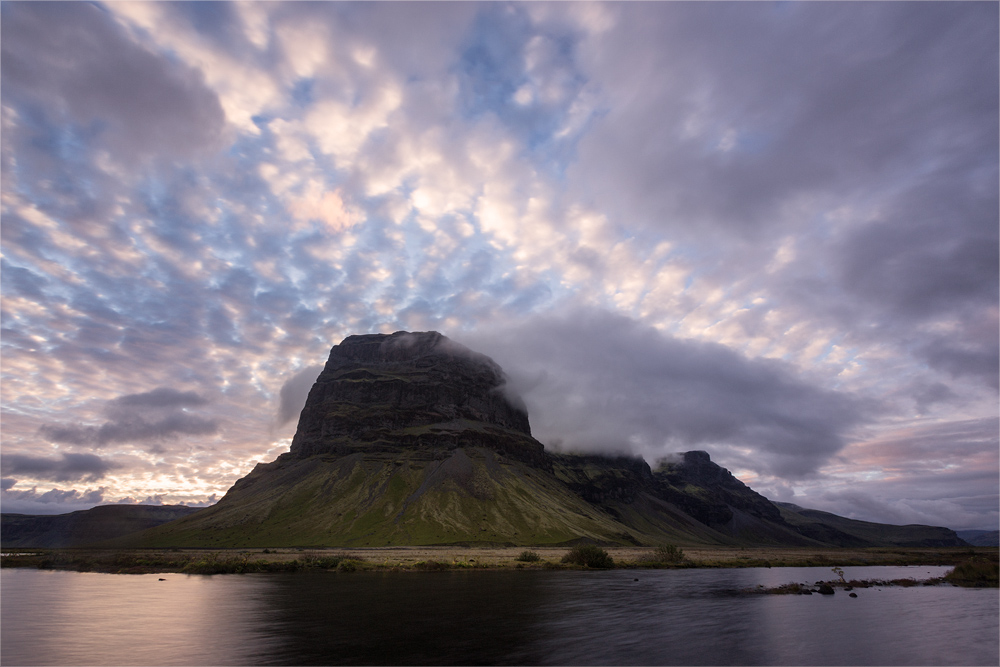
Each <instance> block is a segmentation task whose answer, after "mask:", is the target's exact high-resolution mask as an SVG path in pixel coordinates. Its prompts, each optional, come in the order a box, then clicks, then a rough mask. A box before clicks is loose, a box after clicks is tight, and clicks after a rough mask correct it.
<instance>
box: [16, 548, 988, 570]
mask: <svg viewBox="0 0 1000 667" xmlns="http://www.w3.org/2000/svg"><path fill="white" fill-rule="evenodd" d="M569 551H570V549H569V548H568V547H530V548H525V547H477V546H468V547H464V546H442V547H382V548H366V549H340V548H320V549H309V548H280V549H229V550H226V549H212V550H209V549H143V550H139V549H137V550H94V549H61V550H22V551H19V552H16V553H3V554H0V566H2V567H31V568H40V569H60V570H75V571H80V572H110V573H121V574H149V573H158V572H183V573H188V574H226V573H247V572H292V571H299V570H316V569H322V570H337V571H357V570H391V571H426V570H449V569H490V570H495V569H508V568H509V569H564V568H575V567H580V566H578V565H573V564H569V563H564V562H562V561H563V557H564V556H565V555H566V554H567V553H569ZM605 551H607V553H608V555H609V556H610V557H611V558H612V561H613V566H614V567H616V568H734V567H736V568H739V567H817V566H825V567H834V566H838V567H845V566H859V565H958V564H960V563H963V562H966V561H968V560H970V559H972V558H976V559H978V560H985V561H987V562H989V563H993V564H996V563H997V562H998V560H1000V557H998V549H997V548H996V547H952V548H891V549H889V548H873V549H824V548H818V549H809V548H769V547H746V548H740V547H684V548H683V549H681V550H680V552H681V553H680V554H673V557H672V559H666V558H665V557H664V552H663V551H661V550H657V549H654V548H651V547H608V548H606V549H605ZM526 552H528V553H526Z"/></svg>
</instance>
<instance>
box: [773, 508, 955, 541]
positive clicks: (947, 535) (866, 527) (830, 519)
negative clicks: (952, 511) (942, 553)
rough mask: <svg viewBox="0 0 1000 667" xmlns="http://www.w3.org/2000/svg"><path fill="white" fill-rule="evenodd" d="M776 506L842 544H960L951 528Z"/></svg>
mask: <svg viewBox="0 0 1000 667" xmlns="http://www.w3.org/2000/svg"><path fill="white" fill-rule="evenodd" d="M776 505H777V507H778V509H779V510H780V511H781V516H782V517H783V518H784V519H785V521H787V522H788V523H790V524H792V525H793V526H798V527H804V528H805V529H807V530H809V529H811V530H812V531H816V532H817V534H821V535H829V537H828V538H827V540H826V541H828V542H830V543H832V544H838V545H839V546H883V547H889V546H897V547H936V546H959V543H957V542H955V537H956V536H955V534H954V532H953V531H951V530H949V529H947V528H940V527H936V526H921V525H909V526H892V525H889V524H883V523H870V522H868V521H857V520H855V519H847V518H845V517H842V516H837V515H836V514H830V513H829V512H822V511H820V510H810V509H802V508H798V509H793V508H792V507H790V506H789V505H787V504H785V503H781V504H777V503H776ZM819 531H823V532H819ZM834 531H836V533H838V536H839V538H840V541H839V542H838V541H837V540H835V539H834V535H833V533H834ZM845 536H846V537H845Z"/></svg>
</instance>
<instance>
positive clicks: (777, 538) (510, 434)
mask: <svg viewBox="0 0 1000 667" xmlns="http://www.w3.org/2000/svg"><path fill="white" fill-rule="evenodd" d="M581 541H585V542H594V543H599V544H606V545H613V544H621V545H626V544H647V545H656V544H664V543H676V544H685V545H697V544H705V545H778V546H780V545H786V546H818V545H827V546H902V545H915V546H916V545H919V546H946V545H955V546H959V545H962V544H964V543H963V542H962V541H961V540H960V539H959V538H958V536H957V535H955V533H954V532H953V531H950V530H948V529H946V528H934V527H928V526H883V525H880V524H869V523H865V522H860V521H852V520H850V519H845V518H843V517H838V516H836V515H833V514H827V513H824V512H816V511H815V510H802V509H800V508H798V509H795V508H790V507H788V506H782V505H780V504H774V503H771V502H770V501H768V500H767V499H766V498H764V497H763V496H761V495H760V494H758V493H756V492H755V491H753V490H752V489H750V488H749V487H747V486H746V485H745V484H743V483H742V482H740V481H739V480H738V479H736V478H735V477H733V475H732V474H731V473H730V472H729V471H727V470H725V469H724V468H721V467H719V466H718V465H716V464H715V463H713V462H712V461H711V460H710V459H709V456H708V454H707V453H705V452H686V453H684V454H678V455H677V456H676V457H675V458H673V459H671V460H670V461H669V462H667V463H664V464H662V465H660V466H659V467H657V468H656V469H655V470H653V469H651V468H650V466H649V465H647V464H646V462H645V461H643V460H642V459H638V458H630V457H607V456H573V455H557V454H552V453H550V452H547V451H545V449H544V448H543V446H542V444H541V443H539V442H538V441H537V440H535V439H534V438H532V437H531V429H530V425H529V423H528V415H527V411H526V409H525V407H524V404H523V403H522V402H521V400H520V399H519V398H518V397H516V396H512V395H510V393H509V392H508V391H507V390H506V378H505V376H504V374H503V371H502V370H501V369H500V367H499V366H498V365H497V364H496V363H495V362H493V360H491V359H489V358H488V357H486V356H484V355H481V354H478V353H476V352H473V351H471V350H469V349H467V348H465V347H463V346H461V345H458V344H457V343H454V342H453V341H450V340H448V339H447V338H445V337H444V336H442V335H441V334H438V333H436V332H426V333H407V332H397V333H394V334H391V335H382V334H374V335H364V336H349V337H348V338H346V339H344V341H343V342H342V343H341V344H340V345H337V346H334V348H333V349H332V350H331V352H330V358H329V360H328V361H327V363H326V366H325V368H324V370H323V372H322V373H321V374H320V376H319V377H318V378H317V380H316V383H315V385H314V386H313V388H312V390H311V391H310V393H309V397H308V399H307V401H306V405H305V407H304V408H303V410H302V413H301V416H300V418H299V424H298V429H297V431H296V434H295V437H294V439H293V440H292V446H291V451H289V452H288V453H286V454H282V455H281V456H279V457H278V458H277V460H275V461H273V462H271V463H261V464H258V465H257V467H256V468H254V470H253V471H252V472H251V473H250V474H249V475H247V476H246V477H244V478H242V479H240V480H239V481H237V482H236V484H234V485H233V487H232V488H231V489H230V490H229V492H228V493H227V494H226V495H225V497H224V498H223V499H222V500H221V501H219V502H218V503H217V504H216V505H214V506H212V507H209V508H206V509H204V510H201V511H199V512H197V513H195V514H191V515H190V516H185V517H182V518H180V519H177V520H176V521H172V522H169V523H166V524H163V525H160V526H157V527H154V528H151V529H149V530H146V531H143V532H142V533H138V534H133V535H130V536H128V537H125V538H121V539H119V540H117V541H116V543H117V544H119V545H122V546H150V547H174V546H198V547H219V548H222V547H274V546H354V547H364V546H370V547H376V546H386V545H434V544H483V545H486V544H510V545H561V544H572V543H576V542H581Z"/></svg>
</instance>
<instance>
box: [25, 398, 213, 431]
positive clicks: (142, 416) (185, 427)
mask: <svg viewBox="0 0 1000 667" xmlns="http://www.w3.org/2000/svg"><path fill="white" fill-rule="evenodd" d="M205 403H207V401H206V399H204V398H203V397H201V396H199V395H198V394H196V393H194V392H191V391H187V392H181V391H177V390H175V389H169V388H166V387H160V388H158V389H154V390H153V391H150V392H146V393H142V394H129V395H126V396H120V397H118V398H116V399H114V400H111V401H109V402H108V403H107V405H106V406H105V408H104V412H105V414H106V415H107V416H108V417H110V419H109V421H106V422H104V423H103V424H101V425H100V426H73V425H49V424H46V425H44V426H42V427H41V428H40V429H39V431H40V433H41V434H42V435H43V436H44V437H46V438H47V439H48V440H50V441H52V442H63V443H70V444H75V445H93V446H102V445H107V444H109V443H118V442H129V443H139V442H145V441H158V440H163V439H165V438H174V437H177V436H179V435H210V434H213V433H215V432H217V431H218V428H219V425H218V422H217V421H216V420H214V419H207V418H205V417H199V416H197V415H193V414H188V413H187V412H184V409H185V408H187V407H188V406H200V405H203V404H205Z"/></svg>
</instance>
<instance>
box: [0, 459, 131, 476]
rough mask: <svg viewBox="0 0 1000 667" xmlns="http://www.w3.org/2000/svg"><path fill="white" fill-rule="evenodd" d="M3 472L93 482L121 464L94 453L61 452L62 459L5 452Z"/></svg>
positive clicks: (0, 461)
mask: <svg viewBox="0 0 1000 667" xmlns="http://www.w3.org/2000/svg"><path fill="white" fill-rule="evenodd" d="M0 465H2V468H3V474H4V475H16V476H26V477H30V478H31V479H46V480H50V481H53V482H72V481H77V480H82V481H87V482H94V481H97V480H99V479H101V478H102V477H104V476H105V475H107V474H108V472H109V471H110V470H113V469H115V468H118V467H120V466H119V465H118V464H116V463H114V462H113V461H106V460H104V459H102V458H101V457H99V456H96V455H94V454H71V453H63V454H62V458H46V457H42V456H27V455H24V454H4V455H2V456H0Z"/></svg>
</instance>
